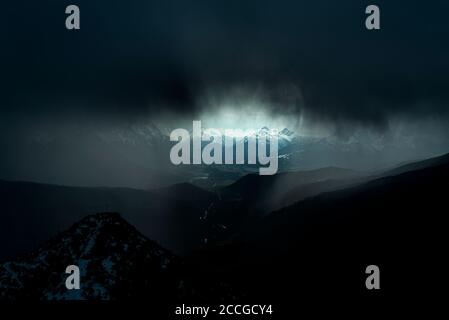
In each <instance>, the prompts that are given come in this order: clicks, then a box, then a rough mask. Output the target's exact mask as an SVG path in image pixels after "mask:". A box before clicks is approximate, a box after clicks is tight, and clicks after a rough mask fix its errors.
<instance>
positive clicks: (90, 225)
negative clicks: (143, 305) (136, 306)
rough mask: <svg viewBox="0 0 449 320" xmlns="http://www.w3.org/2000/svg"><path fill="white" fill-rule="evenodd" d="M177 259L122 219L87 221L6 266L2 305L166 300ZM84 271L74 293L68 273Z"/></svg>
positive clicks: (105, 216)
mask: <svg viewBox="0 0 449 320" xmlns="http://www.w3.org/2000/svg"><path fill="white" fill-rule="evenodd" d="M174 260H175V257H174V256H173V255H172V254H171V253H170V252H169V251H167V250H165V249H163V248H162V247H161V246H159V245H158V244H157V243H156V242H153V241H151V240H149V239H148V238H146V237H144V236H143V235H142V234H140V232H138V231H137V230H136V229H135V228H134V227H133V226H131V225H130V224H128V223H127V222H126V221H125V220H124V219H122V218H121V217H120V215H119V214H117V213H100V214H96V215H91V216H87V217H85V218H84V219H82V220H81V221H80V222H78V223H76V224H75V225H73V226H72V227H71V228H70V229H69V230H67V231H65V232H63V233H61V234H59V235H57V236H56V237H54V238H53V239H51V240H50V241H48V242H47V243H45V244H44V245H43V246H41V247H40V248H39V249H37V250H36V251H35V252H33V253H32V254H31V255H29V256H27V257H24V258H21V259H18V260H16V261H14V262H6V263H3V264H1V265H0V299H6V300H16V299H40V300H82V299H89V300H91V299H98V300H104V299H107V300H109V299H119V298H121V299H129V298H137V297H139V298H148V297H164V296H165V295H166V294H169V291H170V290H171V288H173V287H174V284H173V283H171V281H169V280H168V279H169V278H172V277H169V274H170V272H171V271H170V268H171V266H172V265H173V262H174ZM69 265H76V266H78V267H79V269H80V279H81V281H80V282H81V285H80V289H79V290H68V289H67V288H66V287H65V280H66V279H67V277H68V276H69V275H68V274H66V273H65V269H66V267H67V266H69Z"/></svg>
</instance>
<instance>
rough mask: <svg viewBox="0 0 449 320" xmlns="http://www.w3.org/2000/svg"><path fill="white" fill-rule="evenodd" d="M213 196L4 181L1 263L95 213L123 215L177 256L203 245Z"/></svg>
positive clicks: (182, 189) (181, 189) (0, 188)
mask: <svg viewBox="0 0 449 320" xmlns="http://www.w3.org/2000/svg"><path fill="white" fill-rule="evenodd" d="M215 198H216V197H215V196H214V194H213V193H210V192H207V191H204V190H202V189H200V188H198V187H195V186H193V185H187V184H181V185H175V186H172V187H170V188H166V189H159V190H149V191H146V190H137V189H129V188H90V187H89V188H88V187H67V186H58V185H49V184H40V183H32V182H12V181H3V180H0V211H1V221H0V261H1V260H4V259H10V258H14V257H16V256H17V255H21V254H25V253H27V252H29V251H30V250H32V249H34V248H35V247H36V246H37V245H39V244H40V243H42V242H43V241H46V240H48V239H49V238H50V237H52V236H54V235H56V234H57V233H58V232H61V231H63V230H65V229H67V228H69V227H70V226H71V225H72V224H73V223H75V222H77V221H79V220H80V219H81V218H83V217H85V216H86V215H89V214H94V213H97V212H105V211H108V212H120V214H121V215H122V216H123V217H124V218H125V219H126V220H127V221H129V222H130V223H132V224H133V225H135V226H138V228H139V230H140V231H141V232H142V233H143V234H144V235H145V236H147V237H149V238H151V239H155V240H157V241H158V242H160V243H161V244H162V245H163V246H164V247H166V248H169V249H170V250H173V251H175V252H177V253H185V252H189V251H190V250H192V249H194V248H197V247H199V246H200V245H201V244H202V243H203V232H204V231H203V228H204V226H203V225H202V224H199V223H198V221H200V217H202V216H203V214H204V211H205V210H206V209H207V207H208V206H209V205H210V203H211V202H213V201H214V199H215Z"/></svg>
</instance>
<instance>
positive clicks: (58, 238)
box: [0, 155, 449, 306]
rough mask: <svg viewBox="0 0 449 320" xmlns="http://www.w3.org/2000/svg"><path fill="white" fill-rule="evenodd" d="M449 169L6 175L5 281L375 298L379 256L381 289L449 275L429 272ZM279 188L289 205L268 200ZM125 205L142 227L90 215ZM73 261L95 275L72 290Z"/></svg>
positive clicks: (443, 165)
mask: <svg viewBox="0 0 449 320" xmlns="http://www.w3.org/2000/svg"><path fill="white" fill-rule="evenodd" d="M448 178H449V157H448V155H444V156H441V157H438V158H434V159H428V160H424V161H420V162H415V163H412V164H406V165H404V166H402V167H399V168H393V169H390V170H388V171H385V172H383V173H382V174H376V175H367V174H365V175H363V174H360V173H359V172H354V171H351V170H346V169H339V168H323V169H321V170H313V171H304V172H291V173H285V174H282V175H278V176H274V177H260V176H252V175H249V176H246V177H244V178H242V179H240V180H239V181H237V182H235V183H234V184H231V185H229V186H228V187H224V188H221V189H219V191H218V192H217V193H216V194H214V193H211V192H209V191H206V190H202V189H200V188H198V187H195V186H193V185H190V184H179V185H174V186H171V187H168V188H162V189H155V190H150V191H142V190H134V189H114V188H74V187H61V186H52V185H41V184H33V183H24V182H7V181H2V182H1V184H0V186H1V188H2V190H1V195H2V203H3V207H4V208H6V210H5V211H3V215H2V219H3V221H4V223H2V225H1V226H2V232H1V233H0V234H1V236H2V239H1V243H2V250H1V252H2V254H3V260H5V259H7V260H8V261H6V262H3V263H2V264H1V265H0V287H1V288H2V292H4V293H3V298H5V299H9V298H14V299H23V298H33V299H34V298H38V299H78V298H80V299H84V298H85V299H119V300H120V299H125V298H126V297H127V295H128V296H129V297H146V296H147V295H152V294H153V293H154V292H159V293H160V297H163V298H162V300H164V299H167V301H168V300H170V301H172V300H173V299H178V298H180V297H181V298H180V299H181V300H182V299H184V300H189V299H193V300H195V299H197V301H198V299H199V300H201V301H205V300H207V301H222V300H223V299H225V300H226V299H229V300H232V299H235V298H236V297H239V299H241V298H242V297H247V298H248V299H254V300H258V299H259V301H262V300H263V301H266V300H267V299H268V300H270V301H273V302H276V303H281V304H283V305H287V306H288V305H289V304H290V305H291V306H293V305H294V304H293V302H294V299H296V298H297V295H291V294H290V292H291V291H290V290H294V291H295V292H297V293H298V294H299V295H301V296H302V295H305V296H306V297H307V298H306V300H307V299H311V298H313V297H317V296H320V297H323V296H332V295H335V294H337V293H338V295H340V296H341V297H345V296H348V297H353V296H356V295H361V296H362V297H369V295H368V294H367V293H366V291H363V289H364V279H365V277H366V275H365V274H364V268H366V266H367V265H370V264H376V265H378V266H379V267H380V269H381V270H383V271H382V272H384V273H383V274H385V276H383V278H382V279H384V280H382V281H383V282H382V283H383V288H385V290H384V291H382V292H384V293H383V294H384V295H385V294H388V295H390V294H392V295H397V294H410V293H411V292H413V288H421V287H423V288H428V290H430V288H431V287H432V285H434V284H435V283H438V277H439V275H438V273H435V272H433V271H435V270H436V269H435V268H439V269H441V270H444V266H445V263H444V243H446V242H447V239H446V238H447V237H446V232H445V230H444V226H445V224H444V221H445V211H444V208H445V207H446V199H445V194H446V189H447V186H448V182H447V181H449V180H448ZM278 184H281V186H283V185H285V186H286V187H285V188H282V187H281V188H279V186H278ZM326 184H330V186H327V187H326ZM287 186H288V187H287ZM273 188H275V189H280V190H282V191H284V192H285V193H284V195H283V194H282V192H281V191H279V193H276V192H275V193H273V192H272V190H273ZM271 195H275V196H274V198H275V199H279V197H280V198H281V199H282V197H283V196H288V199H289V203H288V204H286V205H285V206H281V207H280V208H276V209H273V210H272V211H270V212H265V211H264V210H261V208H262V207H263V206H258V204H259V202H260V203H264V202H265V201H266V200H267V199H268V198H270V196H271ZM292 197H293V198H292ZM295 197H297V198H296V199H295ZM105 203H106V204H107V205H108V206H109V207H104V205H105ZM167 203H168V204H170V206H167ZM120 206H121V207H120ZM117 208H118V209H122V210H117V211H120V212H121V215H122V217H123V218H125V219H126V220H128V221H130V222H131V224H132V225H135V226H136V227H137V229H139V230H143V231H142V234H140V232H138V231H137V230H136V228H134V227H132V226H131V225H129V224H128V222H126V221H125V220H124V219H123V218H122V217H120V216H119V215H118V214H110V213H104V214H97V215H88V213H89V212H88V211H92V212H95V211H115V209H117ZM108 209H110V210H108ZM64 210H65V211H64ZM5 213H6V214H5ZM86 215H87V216H86ZM83 216H84V218H83ZM139 219H142V220H139ZM77 220H79V222H76V221H77ZM71 224H73V226H72V227H70V228H69V226H70V225H71ZM160 226H164V228H166V229H163V230H162V229H160ZM66 228H68V229H67V231H63V230H64V229H66ZM18 235H21V236H22V238H19V236H18ZM14 236H16V237H18V238H17V239H16V238H14ZM33 237H34V238H33ZM30 239H32V240H30ZM45 239H50V240H49V241H47V242H44V240H45ZM150 239H152V240H150ZM20 240H22V242H20ZM154 240H155V241H157V242H155V241H154ZM39 242H40V243H41V244H40V245H38V246H36V244H38V243H39ZM12 244H13V245H12ZM182 244H184V245H182ZM33 248H34V249H33ZM125 248H127V249H126V250H125ZM27 252H28V253H27ZM29 252H31V253H29ZM19 255H20V256H21V257H20V258H15V257H17V256H19ZM72 263H78V264H79V265H80V266H81V270H82V273H83V275H84V276H85V279H86V283H87V286H86V288H85V290H82V291H80V292H78V293H76V294H77V295H76V296H71V295H70V294H69V293H67V291H66V290H65V289H64V287H62V283H63V282H62V280H61V277H63V276H64V274H63V273H62V271H61V270H64V266H65V265H68V264H72ZM56 270H57V271H56ZM60 272H61V273H60ZM423 274H425V277H423ZM154 275H156V276H154ZM138 279H140V280H142V279H144V281H143V282H142V281H140V280H138ZM152 280H154V281H156V280H157V281H156V282H151V281H152ZM159 280H160V281H159ZM159 293H158V294H159ZM158 294H156V295H158ZM306 300H304V301H306Z"/></svg>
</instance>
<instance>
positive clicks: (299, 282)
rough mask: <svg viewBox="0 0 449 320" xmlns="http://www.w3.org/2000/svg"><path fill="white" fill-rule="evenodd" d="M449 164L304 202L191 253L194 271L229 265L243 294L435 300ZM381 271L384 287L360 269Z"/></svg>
mask: <svg viewBox="0 0 449 320" xmlns="http://www.w3.org/2000/svg"><path fill="white" fill-rule="evenodd" d="M448 188H449V163H448V162H446V163H444V162H443V163H440V164H439V165H432V166H430V167H425V168H421V169H419V170H415V171H410V172H406V173H402V174H399V175H395V176H389V177H384V178H380V179H376V180H373V181H370V182H368V183H364V184H361V185H359V186H356V187H352V188H347V189H344V190H340V191H334V192H329V193H324V194H321V195H318V196H315V197H311V198H308V199H306V200H304V201H301V202H298V203H296V204H294V205H292V206H289V207H286V208H284V209H282V210H279V211H276V212H273V213H271V214H269V215H268V216H267V217H265V218H263V219H261V220H260V221H259V222H257V223H255V224H254V225H253V226H252V227H251V228H247V229H246V230H245V231H243V232H242V233H240V235H238V236H236V237H234V238H233V239H232V241H229V242H227V243H226V244H223V245H222V246H221V247H215V248H210V250H209V251H208V252H204V253H203V255H196V256H195V257H193V258H192V260H191V263H193V264H196V266H197V267H198V268H204V269H205V270H207V269H213V268H220V269H221V270H225V269H226V268H228V270H232V271H229V272H230V273H232V279H234V282H233V285H234V286H243V287H245V288H246V289H248V290H249V293H248V294H249V296H252V297H258V299H261V300H264V299H267V300H270V301H280V303H281V304H282V305H284V307H286V308H291V309H292V311H294V309H295V306H296V305H297V303H298V301H301V302H302V303H304V304H307V302H308V301H312V300H315V301H342V300H343V301H346V302H348V303H349V302H350V301H358V300H357V299H359V298H360V297H362V298H363V299H366V301H367V302H368V303H372V304H373V305H375V304H376V303H377V302H378V301H379V300H378V299H379V298H381V297H389V298H394V297H398V299H404V298H407V299H408V298H410V297H412V298H417V297H420V296H422V295H423V293H425V294H427V295H434V294H436V293H437V292H438V291H437V289H438V288H439V287H441V286H442V280H441V279H442V277H444V274H445V270H447V269H446V267H447V263H445V260H446V257H445V254H444V252H445V251H446V248H445V247H446V245H445V244H446V243H447V242H448V241H447V240H448V236H447V230H446V226H447V224H446V223H445V221H446V215H447V213H446V211H447V209H446V208H447V206H448V200H447V190H448ZM372 264H374V265H377V266H379V268H380V270H381V290H380V291H370V290H367V289H366V287H365V279H366V277H367V275H366V274H365V269H366V267H367V266H368V265H372Z"/></svg>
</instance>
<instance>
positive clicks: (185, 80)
mask: <svg viewBox="0 0 449 320" xmlns="http://www.w3.org/2000/svg"><path fill="white" fill-rule="evenodd" d="M371 2H372V3H375V4H377V5H379V7H380V9H381V28H382V29H381V30H380V31H374V32H373V31H368V30H366V29H365V27H364V19H365V13H364V9H365V7H366V5H367V4H370V3H371ZM71 3H76V4H77V5H79V7H80V9H81V30H80V31H68V30H66V29H65V27H64V23H65V16H66V15H65V13H64V11H65V7H66V5H68V4H71ZM448 12H449V3H448V2H447V1H443V0H441V1H437V0H434V1H407V2H406V3H404V1H391V0H389V1H380V0H379V1H374V2H373V1H369V2H367V1H331V0H315V1H300V0H294V1H263V0H257V1H253V0H247V1H233V0H231V1H212V0H207V1H201V0H200V1H198V0H195V1H186V0H182V1H181V0H180V1H174V0H161V1H110V0H109V1H82V0H78V1H75V2H73V1H59V0H58V1H56V0H55V1H9V2H6V3H3V4H2V13H3V15H2V19H1V32H2V50H1V63H2V72H1V89H0V90H1V91H0V92H1V95H2V100H3V102H2V104H1V114H3V115H4V114H6V113H9V114H13V115H20V116H25V117H26V116H28V115H31V116H34V115H35V114H39V115H45V114H47V113H54V112H65V111H68V110H70V111H73V110H75V113H76V111H81V110H82V111H85V112H99V113H100V114H108V115H119V116H121V117H123V116H134V115H137V116H140V115H142V114H145V113H147V112H154V111H158V110H159V109H160V108H164V109H173V110H176V111H179V112H184V113H189V112H190V111H192V110H195V107H196V106H197V105H196V100H197V96H198V95H199V94H200V93H201V92H202V91H203V90H207V88H208V87H210V86H220V87H224V88H226V87H227V86H234V85H236V84H237V85H238V84H242V83H243V84H249V85H257V86H262V87H263V88H266V90H267V92H268V95H269V96H270V97H272V99H273V105H275V106H276V108H278V109H277V110H276V111H278V112H282V103H277V102H278V101H281V102H282V99H283V98H284V97H283V94H284V93H285V92H283V91H282V90H276V89H274V88H277V87H278V86H279V85H281V86H283V85H285V84H288V85H291V84H293V85H295V86H298V87H299V88H300V90H301V98H302V100H301V103H299V102H298V104H297V108H298V110H299V109H306V110H308V111H309V112H311V113H313V114H316V115H317V116H319V117H324V118H330V119H333V118H335V119H348V120H356V121H362V122H372V123H377V124H382V122H383V121H384V120H385V117H386V116H388V115H389V114H397V113H400V114H402V113H404V114H408V115H416V116H421V115H423V114H424V115H425V114H432V113H439V114H440V113H444V114H445V116H446V110H447V109H448V108H447V102H448V98H449V90H448V82H449V80H448V75H449V62H448V61H449V60H448V59H447V57H448V56H449V41H448V38H449V37H448V36H449V22H448V20H447V13H448ZM286 94H288V92H287V93H286Z"/></svg>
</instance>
